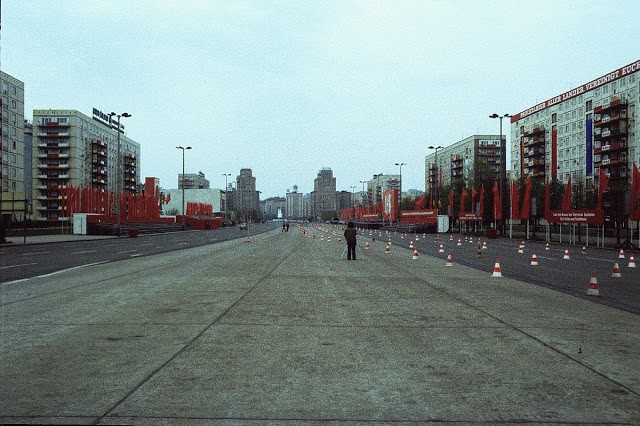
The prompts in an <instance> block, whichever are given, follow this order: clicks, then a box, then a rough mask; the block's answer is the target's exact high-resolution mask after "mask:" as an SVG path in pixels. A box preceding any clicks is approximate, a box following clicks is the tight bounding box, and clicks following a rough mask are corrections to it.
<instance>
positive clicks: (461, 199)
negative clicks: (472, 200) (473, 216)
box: [460, 188, 468, 216]
mask: <svg viewBox="0 0 640 426" xmlns="http://www.w3.org/2000/svg"><path fill="white" fill-rule="evenodd" d="M467 195H468V194H467V190H466V189H465V188H462V193H461V194H460V216H462V214H463V213H464V199H465V198H467Z"/></svg>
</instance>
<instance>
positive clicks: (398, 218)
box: [396, 163, 407, 221]
mask: <svg viewBox="0 0 640 426" xmlns="http://www.w3.org/2000/svg"><path fill="white" fill-rule="evenodd" d="M406 165H407V163H396V166H400V191H399V194H398V217H397V218H396V219H397V220H398V221H400V211H401V210H402V166H406Z"/></svg>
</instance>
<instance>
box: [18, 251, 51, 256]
mask: <svg viewBox="0 0 640 426" xmlns="http://www.w3.org/2000/svg"><path fill="white" fill-rule="evenodd" d="M48 253H51V252H50V251H32V252H30V253H22V255H23V256H34V255H36V254H48Z"/></svg>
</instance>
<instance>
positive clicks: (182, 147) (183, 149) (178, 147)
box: [176, 146, 191, 231]
mask: <svg viewBox="0 0 640 426" xmlns="http://www.w3.org/2000/svg"><path fill="white" fill-rule="evenodd" d="M176 149H181V150H182V180H181V186H182V230H183V231H184V152H185V151H186V150H187V149H191V147H190V146H187V147H184V146H176Z"/></svg>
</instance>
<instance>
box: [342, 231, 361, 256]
mask: <svg viewBox="0 0 640 426" xmlns="http://www.w3.org/2000/svg"><path fill="white" fill-rule="evenodd" d="M357 235H358V231H356V225H355V224H354V223H353V222H349V223H348V224H347V229H345V230H344V239H345V240H346V241H347V260H351V259H353V260H356V236H357Z"/></svg>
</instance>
